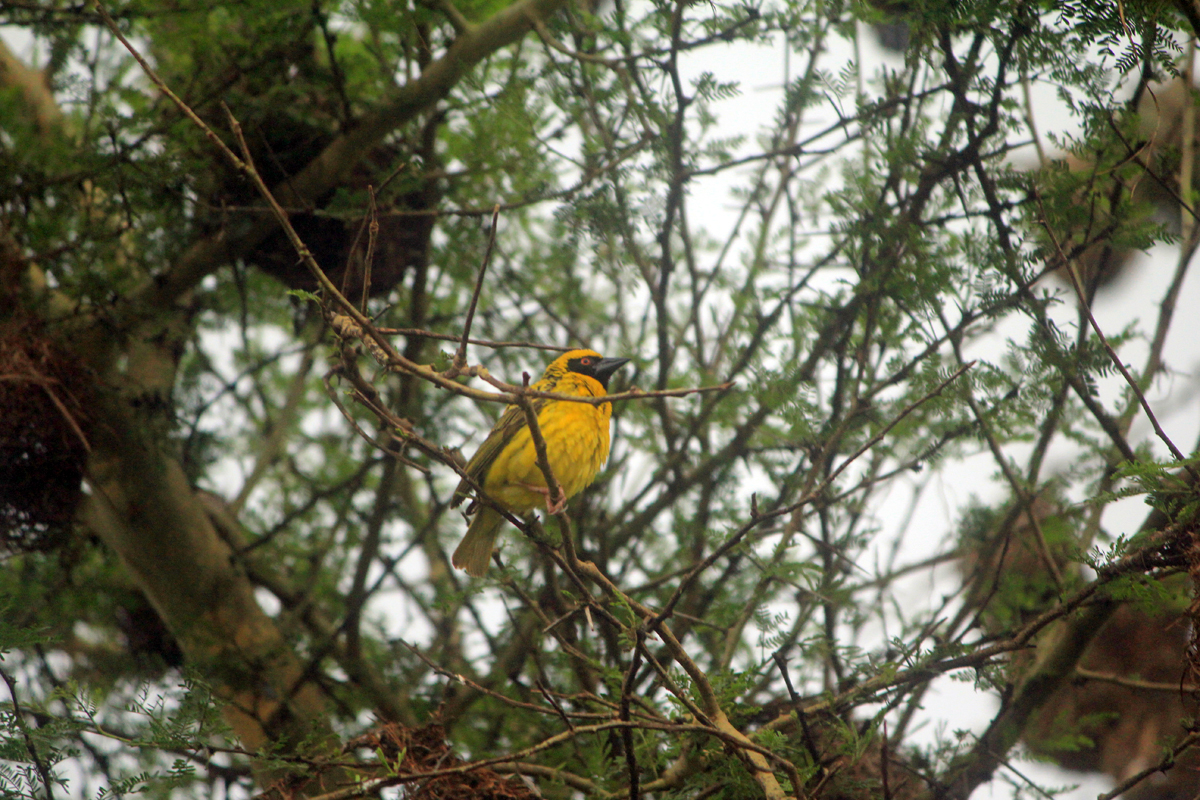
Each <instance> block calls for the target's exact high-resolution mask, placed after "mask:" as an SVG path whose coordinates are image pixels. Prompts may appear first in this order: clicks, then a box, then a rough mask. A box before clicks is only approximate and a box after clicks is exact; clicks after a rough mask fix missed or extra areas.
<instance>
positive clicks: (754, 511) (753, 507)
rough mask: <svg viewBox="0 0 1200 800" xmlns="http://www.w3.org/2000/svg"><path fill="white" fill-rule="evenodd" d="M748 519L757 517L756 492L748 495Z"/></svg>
mask: <svg viewBox="0 0 1200 800" xmlns="http://www.w3.org/2000/svg"><path fill="white" fill-rule="evenodd" d="M750 519H758V492H755V493H754V494H752V495H750Z"/></svg>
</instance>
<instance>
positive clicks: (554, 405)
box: [450, 350, 629, 578]
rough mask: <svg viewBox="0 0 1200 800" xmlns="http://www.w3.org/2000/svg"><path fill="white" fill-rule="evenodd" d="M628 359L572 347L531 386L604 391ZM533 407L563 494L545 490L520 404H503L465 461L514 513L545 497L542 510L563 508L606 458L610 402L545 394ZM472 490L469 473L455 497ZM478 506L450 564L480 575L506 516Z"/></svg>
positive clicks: (576, 392)
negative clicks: (500, 413) (554, 397)
mask: <svg viewBox="0 0 1200 800" xmlns="http://www.w3.org/2000/svg"><path fill="white" fill-rule="evenodd" d="M628 362H629V359H628V358H605V357H603V356H602V355H600V354H599V353H597V352H596V351H595V350H572V351H570V352H568V353H563V354H562V355H561V356H559V357H558V358H556V359H554V361H553V362H551V364H550V366H548V367H546V372H545V374H543V375H542V377H541V379H540V380H538V382H537V383H535V384H533V386H531V387H530V388H531V389H536V390H537V391H540V392H559V393H561V394H570V395H577V396H579V397H604V396H605V395H607V394H608V379H609V378H610V377H612V374H613V373H614V372H616V371H617V370H618V369H620V368H621V367H622V366H624V365H625V364H626V363H628ZM533 408H534V411H535V412H536V413H537V421H538V428H539V429H541V432H542V438H544V439H545V440H546V456H547V459H548V460H549V462H550V471H551V472H553V473H554V478H555V479H556V480H557V481H558V483H559V485H560V486H562V490H563V494H564V495H565V496H563V497H559V498H551V497H550V490H549V489H548V488H546V477H545V476H544V475H543V474H542V471H541V469H539V468H538V465H537V452H536V451H535V450H534V446H533V436H532V435H531V434H530V432H529V425H528V424H527V423H526V420H525V412H524V411H522V410H521V409H520V408H518V407H517V406H509V407H508V408H506V409H505V410H504V414H503V416H501V417H500V419H499V421H498V422H496V425H495V427H493V428H492V432H491V433H489V434H488V437H487V439H486V440H484V443H483V444H482V445H480V447H479V450H478V451H477V452H476V453H475V455H474V456H473V457H472V458H471V461H470V462H469V463H468V464H467V468H466V473H467V474H468V475H470V476H471V479H472V480H473V481H475V483H476V484H478V485H480V486H482V487H483V490H484V492H486V493H487V495H488V497H490V498H492V500H494V501H495V502H496V503H497V504H498V505H500V506H503V507H504V508H505V509H507V510H508V511H510V512H512V513H514V514H525V513H527V512H529V511H532V510H533V509H534V508H535V507H536V506H538V505H539V504H540V503H542V502H545V504H546V510H547V512H549V513H551V514H555V513H558V512H559V511H561V510H562V507H563V506H564V505H565V504H566V502H567V499H568V498H570V497H574V496H575V495H577V494H579V492H580V491H582V490H583V489H584V488H585V487H587V486H589V485H590V484H591V483H592V481H594V480H595V479H596V473H598V472H599V471H600V467H601V466H603V465H604V462H605V461H607V460H608V442H609V439H608V421H609V419H610V418H611V417H612V404H611V403H599V404H596V405H592V404H590V403H572V402H570V401H569V400H549V399H546V398H544V397H543V398H535V399H534V400H533ZM470 490H471V485H470V483H468V482H467V481H466V480H463V481H462V482H461V483H459V484H458V488H457V489H456V490H455V491H454V499H453V501H452V504H453V505H458V504H459V503H461V502H462V501H463V500H464V499H465V498H466V496H467V493H468V492H469V491H470ZM475 506H478V507H479V510H478V511H477V512H476V514H475V519H473V520H472V521H471V524H470V526H468V528H467V535H466V536H464V537H463V540H462V541H461V542H459V544H458V548H457V549H456V550H455V551H454V556H453V557H452V558H451V559H450V563H451V564H453V565H454V566H456V567H458V568H459V569H462V570H466V571H467V574H468V575H471V576H473V577H476V578H478V577H482V576H483V575H484V574H485V573H487V568H488V561H490V560H491V557H492V547H493V546H494V545H495V543H496V534H497V533H498V532H499V531H500V526H501V525H502V524H503V523H504V517H502V516H501V515H500V513H499V512H498V511H496V510H495V509H493V508H489V507H488V506H486V505H483V504H481V503H479V502H478V501H476V502H475V503H474V504H472V508H474V507H475ZM469 512H470V509H468V513H469Z"/></svg>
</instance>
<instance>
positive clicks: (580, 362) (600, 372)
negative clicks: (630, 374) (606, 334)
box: [542, 350, 629, 391]
mask: <svg viewBox="0 0 1200 800" xmlns="http://www.w3.org/2000/svg"><path fill="white" fill-rule="evenodd" d="M628 363H629V359H628V358H605V357H604V356H602V355H600V354H599V353H597V352H596V351H595V350H571V351H569V352H566V353H563V354H562V355H561V356H559V357H558V358H556V359H554V361H552V362H551V363H550V366H548V367H546V374H545V375H543V376H542V380H544V381H553V382H554V383H558V381H559V379H560V378H562V377H563V375H565V374H567V373H568V372H574V373H576V374H578V375H586V376H587V377H589V378H593V379H595V380H596V382H597V383H599V384H600V385H601V386H603V387H604V389H605V390H606V391H607V390H608V379H609V378H611V377H612V374H613V373H614V372H616V371H617V370H619V369H620V368H621V367H623V366H625V365H626V364H628Z"/></svg>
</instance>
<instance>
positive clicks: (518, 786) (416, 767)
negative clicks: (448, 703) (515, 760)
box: [348, 723, 539, 800]
mask: <svg viewBox="0 0 1200 800" xmlns="http://www.w3.org/2000/svg"><path fill="white" fill-rule="evenodd" d="M348 747H350V748H355V749H357V748H366V749H369V750H371V751H372V752H375V753H379V754H380V755H381V756H382V757H384V758H386V759H388V760H389V761H392V760H394V759H397V758H398V759H399V763H391V764H389V765H388V766H389V767H390V768H392V769H394V770H395V774H397V775H404V776H413V777H414V778H415V780H414V781H413V782H412V783H411V784H410V785H411V786H412V787H414V788H413V795H414V796H417V797H421V798H424V799H426V800H536V798H537V797H538V796H539V795H538V794H536V793H535V792H534V791H533V790H531V789H530V788H529V787H528V786H526V785H525V784H524V783H522V782H520V780H519V779H512V778H506V777H503V776H501V775H500V774H499V773H497V772H495V771H493V770H490V769H486V768H481V769H474V770H471V771H470V772H460V773H451V774H449V775H440V776H438V777H435V778H421V777H419V776H421V775H422V774H423V773H427V772H432V771H435V770H444V769H448V768H451V767H456V766H459V765H461V764H462V763H463V762H462V760H461V759H459V758H458V757H457V756H455V755H454V754H453V752H451V750H450V745H449V744H447V743H446V732H445V731H444V730H443V729H442V726H441V725H438V724H436V723H433V724H429V725H424V726H422V727H420V728H409V727H406V726H404V725H399V724H396V723H387V724H385V725H382V726H380V727H379V728H376V729H375V730H373V731H369V732H368V733H365V734H363V735H362V736H360V737H358V738H357V739H355V740H354V741H352V742H350V744H349V745H348Z"/></svg>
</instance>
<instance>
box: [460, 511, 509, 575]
mask: <svg viewBox="0 0 1200 800" xmlns="http://www.w3.org/2000/svg"><path fill="white" fill-rule="evenodd" d="M503 523H504V517H502V516H500V514H499V512H497V511H496V510H494V509H491V508H488V507H487V506H483V507H481V508H480V509H479V511H478V513H476V514H475V519H473V520H471V524H470V525H469V526H468V527H467V535H466V536H464V537H463V540H462V541H461V542H459V543H458V547H456V548H455V549H454V555H453V556H451V557H450V563H451V564H453V565H454V566H456V567H458V568H459V569H462V570H466V572H467V574H468V575H470V576H471V577H472V578H482V577H483V576H484V575H486V574H487V568H488V562H489V561H491V560H492V547H493V546H495V544H496V534H497V533H499V532H500V526H501V525H502V524H503Z"/></svg>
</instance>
